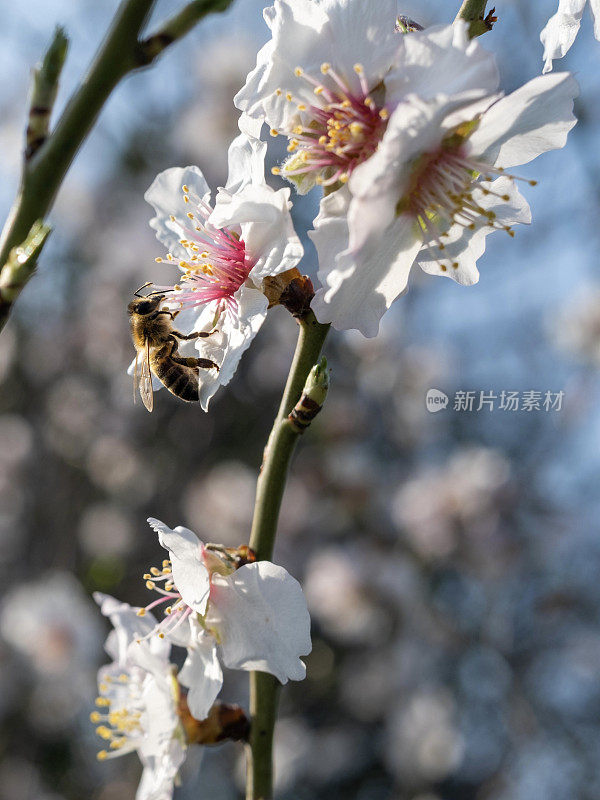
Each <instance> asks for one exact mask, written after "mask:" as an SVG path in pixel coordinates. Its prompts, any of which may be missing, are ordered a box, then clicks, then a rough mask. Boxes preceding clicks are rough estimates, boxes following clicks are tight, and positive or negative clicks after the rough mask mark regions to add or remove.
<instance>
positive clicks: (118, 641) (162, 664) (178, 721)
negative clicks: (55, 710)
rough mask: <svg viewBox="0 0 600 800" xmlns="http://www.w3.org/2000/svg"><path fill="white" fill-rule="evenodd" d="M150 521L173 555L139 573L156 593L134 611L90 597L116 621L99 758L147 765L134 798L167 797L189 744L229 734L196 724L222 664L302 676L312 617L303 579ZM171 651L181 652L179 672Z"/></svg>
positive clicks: (100, 715) (105, 677)
mask: <svg viewBox="0 0 600 800" xmlns="http://www.w3.org/2000/svg"><path fill="white" fill-rule="evenodd" d="M148 522H149V523H150V526H151V527H152V528H153V529H154V530H155V531H156V532H157V533H158V539H159V541H160V543H161V545H162V546H163V547H164V548H165V549H166V550H167V551H168V554H169V558H168V559H165V560H164V561H163V562H162V564H161V566H160V567H151V568H150V570H149V572H147V573H146V574H145V575H144V580H145V581H146V587H147V588H148V589H150V590H151V591H154V592H155V593H157V594H158V595H159V596H158V598H157V599H155V600H153V601H152V602H150V603H149V604H148V605H147V606H145V607H142V608H133V607H131V606H130V605H128V604H127V603H121V602H120V601H118V600H116V599H115V598H113V597H110V596H108V595H105V594H101V593H96V595H95V599H96V601H97V603H98V604H99V606H100V609H101V611H102V614H104V616H106V617H108V618H109V619H110V621H111V623H112V625H113V630H112V631H111V632H110V634H109V636H108V639H107V640H106V644H105V650H106V652H107V653H108V655H109V656H110V658H111V659H112V661H111V663H110V664H109V665H107V666H104V667H102V668H101V669H100V672H99V674H98V685H99V696H98V698H97V700H96V705H97V707H98V708H97V710H96V711H93V712H92V714H91V720H92V722H94V723H96V724H97V725H98V727H97V728H96V731H97V733H98V735H99V736H100V737H101V738H102V739H104V740H105V741H106V742H107V747H106V748H104V749H102V750H100V752H99V753H98V757H99V758H100V760H105V759H107V758H111V757H114V756H118V755H123V754H125V753H129V752H132V751H136V752H137V753H138V755H139V757H140V760H141V761H142V764H143V765H144V771H143V774H142V779H141V782H140V786H139V789H138V793H137V800H165V798H170V797H172V794H173V787H174V784H175V781H176V778H177V774H178V771H179V767H180V766H181V764H182V763H183V760H184V758H185V755H186V749H187V747H188V745H189V744H191V743H198V744H213V743H216V742H217V741H220V740H221V739H225V738H235V737H234V736H233V735H232V734H231V733H228V731H227V730H226V729H219V731H217V733H216V734H215V732H214V730H213V731H212V734H211V737H210V738H206V736H205V734H203V728H202V726H201V725H200V723H202V721H203V720H206V719H207V718H208V717H209V716H210V715H211V712H212V710H213V709H214V708H215V706H214V704H215V701H216V699H217V696H218V695H219V692H220V690H221V686H222V684H223V671H222V667H221V663H222V664H223V665H224V666H225V667H228V668H229V669H239V670H260V671H262V672H268V673H270V674H272V675H275V677H276V678H277V679H278V680H279V681H280V682H281V683H287V681H288V680H302V679H303V678H304V676H305V674H306V668H305V666H304V663H303V662H302V661H301V660H300V656H301V655H307V654H308V653H310V650H311V640H310V618H309V615H308V610H307V607H306V601H305V599H304V595H303V593H302V589H301V588H300V584H299V583H298V582H297V581H296V580H295V579H294V578H292V576H291V575H290V574H289V573H288V572H287V571H286V570H285V569H284V568H283V567H280V566H277V565H275V564H272V563H271V562H270V561H256V560H255V559H254V555H253V553H252V551H251V550H249V548H247V547H245V546H243V547H240V548H237V549H231V548H224V547H222V546H218V545H210V544H208V545H205V544H204V543H203V542H201V541H200V540H199V539H198V538H197V536H196V534H195V533H193V532H192V531H190V530H188V529H187V528H182V527H176V528H174V529H171V528H169V527H168V526H167V525H165V524H164V523H163V522H160V521H159V520H156V519H152V518H151V519H149V520H148ZM153 612H154V613H153ZM157 612H160V613H161V619H160V621H158V620H157V618H156V616H155V613H157ZM172 647H179V648H184V649H185V650H186V652H187V658H186V659H185V663H184V664H183V666H182V668H181V669H180V670H179V671H178V670H177V668H176V666H175V665H174V664H173V663H171V649H172ZM239 714H240V716H242V719H245V718H244V717H243V714H242V712H241V710H240V712H239ZM213 727H214V726H213Z"/></svg>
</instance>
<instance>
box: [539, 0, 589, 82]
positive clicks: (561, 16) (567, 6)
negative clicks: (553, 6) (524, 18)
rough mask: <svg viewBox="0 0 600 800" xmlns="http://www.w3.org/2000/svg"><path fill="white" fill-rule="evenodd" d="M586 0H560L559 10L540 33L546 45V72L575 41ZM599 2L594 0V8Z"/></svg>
mask: <svg viewBox="0 0 600 800" xmlns="http://www.w3.org/2000/svg"><path fill="white" fill-rule="evenodd" d="M585 2H586V0H559V3H558V10H557V12H556V14H554V16H553V17H550V19H549V20H548V23H547V25H546V27H545V28H544V29H543V31H542V32H541V33H540V40H541V42H542V44H543V45H544V72H550V70H551V69H552V59H554V58H562V57H563V56H564V55H565V54H566V53H567V51H568V50H569V49H570V47H571V45H572V44H573V42H574V41H575V37H576V36H577V33H578V31H579V26H580V24H581V16H582V14H583V9H584V6H585ZM596 3H597V0H593V2H592V9H594V5H595V4H596Z"/></svg>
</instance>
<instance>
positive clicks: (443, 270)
mask: <svg viewBox="0 0 600 800" xmlns="http://www.w3.org/2000/svg"><path fill="white" fill-rule="evenodd" d="M440 269H441V270H442V272H446V271H447V269H448V268H447V267H446V266H445V265H444V264H440Z"/></svg>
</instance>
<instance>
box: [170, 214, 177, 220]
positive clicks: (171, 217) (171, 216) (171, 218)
mask: <svg viewBox="0 0 600 800" xmlns="http://www.w3.org/2000/svg"><path fill="white" fill-rule="evenodd" d="M169 219H170V220H171V222H177V220H176V219H175V217H174V216H173V214H171V215H170V217H169Z"/></svg>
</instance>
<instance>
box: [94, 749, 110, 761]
mask: <svg viewBox="0 0 600 800" xmlns="http://www.w3.org/2000/svg"><path fill="white" fill-rule="evenodd" d="M96 758H97V759H98V761H105V760H106V759H107V758H108V753H107V752H106V750H100V751H99V752H98V753H97V754H96Z"/></svg>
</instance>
